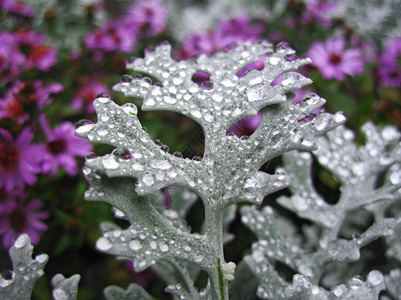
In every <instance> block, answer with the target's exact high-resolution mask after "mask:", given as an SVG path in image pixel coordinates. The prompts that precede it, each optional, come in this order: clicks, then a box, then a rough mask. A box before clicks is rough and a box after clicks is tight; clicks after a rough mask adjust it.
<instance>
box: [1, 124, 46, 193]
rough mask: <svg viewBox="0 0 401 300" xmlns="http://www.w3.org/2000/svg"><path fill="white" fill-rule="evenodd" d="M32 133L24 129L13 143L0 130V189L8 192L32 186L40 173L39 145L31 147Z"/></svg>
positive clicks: (40, 155) (9, 135)
mask: <svg viewBox="0 0 401 300" xmlns="http://www.w3.org/2000/svg"><path fill="white" fill-rule="evenodd" d="M32 138H33V133H32V131H31V130H30V129H29V128H25V129H24V130H22V132H21V133H20V134H19V136H18V138H17V139H16V140H15V141H14V139H13V137H12V136H11V134H10V133H9V132H8V131H7V130H5V129H3V128H0V188H2V187H4V189H5V190H6V191H7V192H9V191H11V190H13V189H14V188H16V187H23V186H24V185H26V184H27V185H32V184H34V183H35V182H36V174H38V173H40V171H41V168H40V163H41V157H42V151H41V149H42V147H41V145H31V141H32Z"/></svg>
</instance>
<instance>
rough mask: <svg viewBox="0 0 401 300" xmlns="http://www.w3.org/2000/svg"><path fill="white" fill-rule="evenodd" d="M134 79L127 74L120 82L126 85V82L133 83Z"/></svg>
mask: <svg viewBox="0 0 401 300" xmlns="http://www.w3.org/2000/svg"><path fill="white" fill-rule="evenodd" d="M133 79H134V78H133V77H132V76H131V75H129V74H125V75H123V76H121V78H120V82H121V83H124V82H131V81H132V80H133Z"/></svg>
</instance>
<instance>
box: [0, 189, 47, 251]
mask: <svg viewBox="0 0 401 300" xmlns="http://www.w3.org/2000/svg"><path fill="white" fill-rule="evenodd" d="M0 206H1V209H0V235H2V236H3V238H2V242H3V246H4V248H6V249H8V248H10V247H11V246H12V244H13V242H14V239H15V238H16V237H17V236H18V235H20V234H22V233H26V234H28V235H29V237H30V238H31V242H32V244H37V243H39V241H40V236H41V235H42V233H43V232H44V231H45V230H46V229H47V226H46V224H45V223H44V222H43V220H44V219H46V218H47V217H48V216H49V214H48V213H47V212H45V211H42V210H41V208H42V202H41V201H40V200H39V199H37V198H35V199H32V200H28V193H26V192H24V191H20V190H16V191H12V192H10V193H8V194H7V195H6V198H5V200H4V201H2V202H1V203H0Z"/></svg>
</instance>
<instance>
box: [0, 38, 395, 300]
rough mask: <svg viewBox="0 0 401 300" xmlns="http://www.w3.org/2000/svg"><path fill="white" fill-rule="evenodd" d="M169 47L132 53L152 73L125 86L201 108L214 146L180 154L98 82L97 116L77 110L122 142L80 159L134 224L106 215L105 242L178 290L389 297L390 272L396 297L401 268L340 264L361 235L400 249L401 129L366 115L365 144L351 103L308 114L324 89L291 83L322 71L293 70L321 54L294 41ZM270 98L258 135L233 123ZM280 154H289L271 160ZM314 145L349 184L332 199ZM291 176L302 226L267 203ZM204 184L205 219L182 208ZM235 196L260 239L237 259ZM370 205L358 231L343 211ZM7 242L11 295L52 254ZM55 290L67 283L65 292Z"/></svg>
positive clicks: (94, 191) (149, 103) (284, 202)
mask: <svg viewBox="0 0 401 300" xmlns="http://www.w3.org/2000/svg"><path fill="white" fill-rule="evenodd" d="M170 52H171V47H170V45H169V44H162V45H160V46H159V47H157V48H156V49H155V50H154V51H151V52H147V53H146V54H145V57H144V58H138V59H136V60H134V61H132V62H130V63H129V64H128V66H127V67H128V69H131V70H134V71H136V72H140V73H142V74H148V75H149V77H151V78H153V79H154V80H153V81H152V80H150V79H149V77H136V78H132V77H131V76H129V75H125V76H123V77H122V81H121V83H119V84H117V85H116V86H115V90H117V91H120V92H121V93H123V94H124V95H126V96H129V97H135V98H141V99H143V104H142V109H143V110H166V111H173V112H177V113H180V114H183V115H185V116H187V117H189V118H191V119H193V120H195V121H196V122H198V123H199V124H200V125H201V126H202V129H203V131H204V135H205V149H204V155H203V157H202V158H201V159H192V160H191V159H189V158H183V157H182V156H180V155H173V154H170V153H169V152H168V148H167V147H166V146H164V145H159V144H157V143H155V142H154V141H153V139H152V138H151V136H150V135H149V134H148V133H147V132H146V131H144V130H143V129H142V125H141V123H140V121H139V119H138V117H137V107H136V106H135V105H134V104H133V103H127V104H124V105H122V106H119V105H117V104H116V103H114V102H113V101H112V100H111V99H110V97H109V96H108V95H106V94H100V95H99V96H98V97H97V99H96V100H95V102H94V106H95V108H96V113H97V117H98V121H97V122H96V123H91V122H89V121H84V122H80V123H79V124H77V127H76V134H77V135H78V136H81V137H84V138H87V139H89V140H90V141H92V142H96V143H104V144H109V145H112V146H114V147H115V150H113V151H112V153H110V154H106V155H103V156H96V155H95V154H90V155H88V157H87V160H86V163H85V167H84V169H83V172H84V174H85V177H86V179H87V181H88V182H89V189H88V190H87V191H86V193H85V199H86V200H89V201H104V202H107V203H109V204H110V205H111V206H112V207H114V209H115V212H116V216H118V217H120V218H123V219H125V220H127V221H129V223H130V226H129V227H128V228H120V227H119V226H117V225H116V224H113V223H103V224H101V229H102V231H103V236H102V237H100V238H99V239H98V241H97V244H96V247H97V249H98V250H100V251H102V252H105V253H109V254H112V255H115V256H117V257H119V258H123V259H127V260H131V261H133V263H134V267H135V270H136V271H141V270H144V269H146V268H148V267H152V268H153V269H154V270H155V272H157V273H158V274H159V275H160V277H161V278H163V279H165V281H166V282H167V284H168V285H167V288H166V291H167V292H169V293H171V294H172V297H173V298H174V299H229V298H230V299H247V298H248V297H249V296H250V295H252V294H254V293H255V290H256V294H257V296H258V297H260V298H262V299H316V300H317V299H319V300H320V299H378V298H379V293H380V292H381V291H383V290H384V289H385V288H386V286H387V295H386V296H383V297H382V298H383V299H391V298H389V297H394V298H393V299H397V298H399V297H400V295H401V293H400V288H399V287H400V274H401V273H400V272H401V270H400V269H393V270H392V271H391V272H390V273H389V274H388V275H386V276H384V275H383V274H382V273H381V272H379V271H377V270H371V271H370V272H369V273H368V274H367V275H366V279H363V278H361V277H359V276H356V277H352V278H351V276H350V277H348V279H347V280H345V281H344V280H343V278H346V274H347V270H348V269H349V268H348V267H349V263H350V262H354V261H358V260H360V258H361V254H360V249H361V248H362V247H364V246H365V245H367V244H369V243H370V242H372V241H374V240H376V239H378V238H383V239H384V240H385V242H386V244H387V246H388V247H387V249H388V250H387V256H388V257H390V258H391V257H392V258H394V259H395V260H400V254H399V253H400V251H399V249H400V248H401V243H400V239H399V238H397V235H398V236H399V233H400V229H399V228H400V226H399V224H400V222H401V216H400V213H399V212H397V204H398V203H397V202H399V199H400V196H401V194H400V187H401V166H400V160H401V144H400V133H399V132H398V131H397V130H396V129H395V128H393V127H385V128H383V129H379V128H377V127H376V126H374V125H373V124H370V123H368V124H366V125H365V126H364V128H363V132H364V133H365V135H366V143H365V145H364V146H361V147H358V146H356V144H355V142H354V136H353V133H352V132H351V131H349V130H347V129H345V128H344V126H343V125H342V124H343V123H344V121H345V117H344V115H343V114H342V113H336V114H334V115H332V114H329V113H326V112H321V113H320V114H318V115H317V116H315V117H314V118H310V115H311V114H312V113H313V111H315V110H316V109H317V108H319V107H321V106H322V105H323V104H324V103H325V100H324V99H322V98H320V97H319V96H317V95H316V94H308V95H307V96H306V97H305V98H304V100H303V101H302V102H301V103H300V104H293V102H292V99H293V94H292V93H291V91H293V90H296V89H300V88H302V87H304V86H305V85H308V84H310V83H311V80H310V79H308V78H306V77H304V76H303V75H301V74H299V73H297V72H295V71H296V70H297V69H298V68H299V67H301V66H303V65H305V64H308V63H310V60H309V59H299V58H297V57H296V56H295V53H294V51H293V50H292V49H291V48H290V47H289V46H288V44H286V43H279V44H277V45H276V46H275V47H273V45H271V44H270V43H268V42H260V43H258V44H250V43H243V44H239V45H237V47H236V48H235V49H231V50H227V51H224V52H220V53H217V54H215V55H214V56H205V55H201V56H199V57H198V58H196V59H194V60H189V61H175V60H173V59H172V58H171V55H170ZM261 56H264V57H265V61H264V63H265V67H264V68H263V70H261V71H258V70H251V71H248V72H247V73H246V74H245V75H244V76H242V77H239V76H237V75H236V74H237V72H238V71H240V70H242V69H243V68H244V67H247V66H248V65H249V64H251V63H252V62H255V61H258V60H259V58H260V57H261ZM197 71H203V72H207V73H209V74H210V82H208V83H207V84H205V85H203V86H199V85H198V84H197V83H195V82H194V81H193V80H192V76H193V75H194V74H195V73H196V72H197ZM280 76H281V77H280ZM279 77H280V80H276V79H277V78H279ZM275 80H276V81H275ZM273 81H275V83H276V84H273V85H272V83H273ZM277 82H279V83H278V84H277ZM260 109H262V112H263V113H262V120H261V122H260V125H259V126H258V128H257V130H256V131H255V132H254V133H253V134H252V135H251V136H249V137H247V136H243V137H241V138H238V137H236V136H233V135H227V134H226V132H227V129H228V128H229V127H230V126H231V125H232V124H234V123H235V122H236V121H238V120H240V119H242V118H244V117H246V116H252V115H256V114H257V112H258V110H260ZM279 156H282V161H283V167H282V168H278V169H277V170H276V172H275V173H274V174H268V173H266V172H263V171H261V167H262V166H263V165H264V164H265V163H266V162H269V161H271V160H272V159H273V158H276V157H279ZM314 158H315V161H317V162H318V163H319V164H320V165H321V166H322V167H324V168H325V169H326V170H328V171H330V172H331V173H332V174H333V175H334V176H335V178H336V180H337V181H338V184H339V185H340V191H341V196H340V198H339V200H338V202H337V203H336V204H329V203H327V202H326V201H324V199H323V198H322V196H321V195H319V193H318V192H317V191H316V190H315V188H314V184H313V177H312V174H311V168H312V164H313V160H314ZM379 181H380V184H378V182H379ZM165 187H174V189H175V191H176V192H175V197H174V198H175V199H173V202H172V203H171V205H170V207H168V208H163V207H162V205H160V203H157V201H158V200H157V199H160V197H159V194H158V193H160V190H161V189H162V188H165ZM284 188H288V190H289V192H290V194H291V196H280V197H279V198H278V199H277V203H278V204H279V205H280V206H281V207H282V209H286V210H289V211H291V212H293V213H294V214H296V215H297V216H298V217H299V218H300V219H303V220H307V221H308V222H309V223H310V225H309V226H307V227H306V226H304V227H302V228H297V227H296V226H295V223H294V222H291V220H288V219H285V218H284V217H282V216H281V215H280V213H279V212H278V211H277V209H273V207H272V206H270V205H269V201H268V199H269V198H268V197H267V199H266V201H265V203H266V205H264V206H263V207H262V206H261V204H262V201H263V199H264V198H265V197H266V196H267V195H269V194H272V193H274V192H277V191H279V190H282V189H284ZM197 197H199V198H200V200H201V201H202V203H203V207H204V214H205V220H204V224H203V227H202V230H201V232H199V233H197V232H191V228H190V227H189V225H188V224H187V222H186V220H185V217H186V214H187V212H188V210H189V208H190V207H191V206H192V205H193V204H194V202H195V201H196V200H197ZM155 199H156V200H155ZM238 203H241V205H240V206H241V209H240V211H239V213H240V214H241V219H242V222H243V223H244V224H245V226H247V227H248V228H249V229H250V230H252V231H253V232H254V233H255V236H256V237H257V241H256V242H255V243H254V244H253V245H252V247H251V249H250V250H249V252H248V253H246V255H245V256H244V259H243V260H242V261H241V262H239V263H238V266H236V264H235V263H234V262H230V261H226V259H225V257H224V252H223V245H224V243H225V242H226V241H228V240H230V239H232V238H233V237H232V234H231V233H229V232H228V227H229V225H230V223H231V222H232V221H233V220H234V218H235V215H236V210H237V207H239V205H238ZM360 211H366V212H369V213H371V214H372V215H373V218H374V222H373V224H371V225H370V226H369V227H368V228H366V230H365V231H363V232H361V233H358V234H355V233H353V232H352V228H351V227H349V226H348V227H347V226H344V224H346V223H347V221H348V220H349V219H352V217H353V215H354V214H355V215H356V217H355V219H357V218H358V215H357V212H360ZM388 214H391V217H388ZM347 230H348V231H347ZM397 233H398V234H397ZM22 244H23V245H22ZM21 245H22V246H21ZM10 253H11V257H12V260H13V262H14V272H15V273H14V275H13V276H11V278H10V279H2V281H0V296H5V299H8V298H7V297H9V298H10V295H14V294H13V293H15V287H18V286H19V285H21V284H22V283H23V282H24V280H25V279H21V276H22V275H21V274H20V273H19V271H18V270H19V265H22V266H24V268H27V266H29V268H31V269H32V270H31V269H30V270H31V271H30V272H29V273H30V274H31V273H32V274H34V275H32V276H31V278H29V280H28V279H26V280H28V282H30V284H29V285H26V286H25V288H26V289H27V292H26V293H27V294H28V293H29V290H31V289H32V286H33V284H34V281H35V280H36V279H37V278H38V276H40V275H41V274H42V271H41V270H42V269H43V265H44V263H45V262H46V260H47V256H46V257H44V256H43V257H42V256H40V257H39V258H40V259H38V257H37V258H36V260H34V261H32V259H31V254H32V246H30V243H29V238H28V237H27V236H26V235H23V236H21V237H20V238H19V239H18V240H17V241H16V244H15V245H14V247H13V248H12V249H11V251H10ZM278 263H281V264H283V265H285V266H287V267H288V268H290V269H291V270H293V273H294V274H295V275H294V276H293V277H292V281H291V280H288V279H286V278H284V276H283V275H282V274H281V273H280V272H279V271H278V270H277V264H278ZM200 271H204V272H206V274H207V275H208V283H207V285H206V287H204V288H202V289H199V288H197V287H196V286H195V285H194V282H195V280H196V278H197V276H198V275H199V273H200ZM354 274H357V273H354ZM78 280H79V278H78V277H73V278H70V279H65V278H64V277H62V275H57V276H56V277H55V278H54V279H53V284H54V286H55V291H54V292H53V295H54V297H55V298H56V299H75V297H76V287H77V283H78ZM333 282H334V283H335V284H333ZM56 291H58V293H60V294H61V293H64V296H65V297H64V298H61V297H60V298H57V295H55V293H56ZM105 296H106V298H107V299H109V300H112V299H152V296H151V295H149V294H148V293H147V292H146V291H145V290H144V289H143V288H142V287H140V286H139V285H136V284H131V285H130V286H129V287H128V288H127V289H126V290H124V289H122V288H119V287H114V286H111V287H108V288H106V289H105ZM386 297H387V298H386ZM11 298H12V297H11ZM12 299H14V298H12ZM15 299H29V298H24V297H20V298H15Z"/></svg>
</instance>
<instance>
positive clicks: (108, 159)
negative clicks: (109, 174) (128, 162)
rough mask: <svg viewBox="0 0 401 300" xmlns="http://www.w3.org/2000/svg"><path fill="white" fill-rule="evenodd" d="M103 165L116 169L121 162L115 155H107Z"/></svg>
mask: <svg viewBox="0 0 401 300" xmlns="http://www.w3.org/2000/svg"><path fill="white" fill-rule="evenodd" d="M102 165H103V167H104V168H105V169H109V170H115V169H118V168H119V167H120V163H119V162H117V161H116V160H115V158H114V156H109V157H106V158H104V159H103V160H102Z"/></svg>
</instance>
